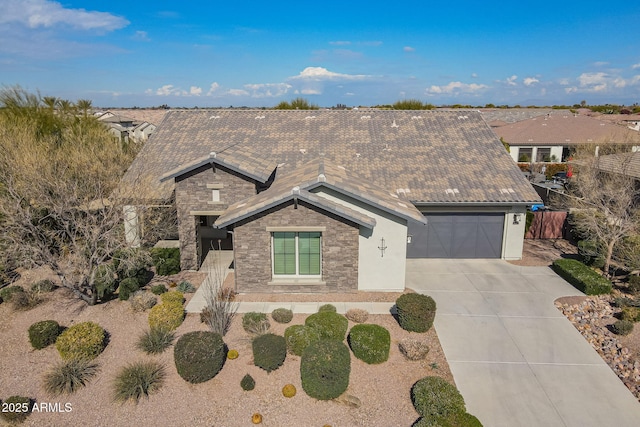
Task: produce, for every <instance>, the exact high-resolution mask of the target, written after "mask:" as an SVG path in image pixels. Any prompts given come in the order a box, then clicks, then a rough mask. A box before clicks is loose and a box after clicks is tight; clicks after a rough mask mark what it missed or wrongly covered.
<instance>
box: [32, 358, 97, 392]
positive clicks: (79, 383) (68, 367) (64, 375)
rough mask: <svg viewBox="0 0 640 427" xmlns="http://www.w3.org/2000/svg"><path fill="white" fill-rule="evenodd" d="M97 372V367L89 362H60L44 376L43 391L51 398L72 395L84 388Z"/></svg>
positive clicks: (75, 360) (73, 360)
mask: <svg viewBox="0 0 640 427" xmlns="http://www.w3.org/2000/svg"><path fill="white" fill-rule="evenodd" d="M98 370H99V369H98V365H97V364H95V363H93V362H91V361H89V360H82V359H80V360H78V359H70V360H65V361H62V362H60V363H58V364H57V365H55V366H53V368H51V370H50V371H49V372H47V373H46V374H45V376H44V389H45V391H46V392H47V393H48V394H50V395H52V396H58V395H61V394H71V393H74V392H75V391H77V390H78V389H80V388H82V387H84V386H85V385H86V384H87V383H88V382H89V380H90V379H91V378H93V377H94V376H95V375H96V374H97V373H98Z"/></svg>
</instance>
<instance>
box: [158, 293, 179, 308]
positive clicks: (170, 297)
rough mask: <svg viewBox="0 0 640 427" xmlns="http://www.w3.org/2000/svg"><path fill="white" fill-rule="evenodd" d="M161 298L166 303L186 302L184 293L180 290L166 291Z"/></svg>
mask: <svg viewBox="0 0 640 427" xmlns="http://www.w3.org/2000/svg"><path fill="white" fill-rule="evenodd" d="M160 300H161V301H162V302H163V303H165V304H171V303H178V304H180V305H182V303H184V294H183V293H182V292H180V291H172V292H165V293H163V294H161V295H160Z"/></svg>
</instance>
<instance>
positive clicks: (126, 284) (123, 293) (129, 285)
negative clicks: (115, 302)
mask: <svg viewBox="0 0 640 427" xmlns="http://www.w3.org/2000/svg"><path fill="white" fill-rule="evenodd" d="M138 289H140V284H139V283H138V281H137V280H136V279H134V278H133V277H129V278H127V279H124V280H122V281H121V282H120V286H119V288H118V299H119V300H121V301H127V300H128V299H129V297H130V296H131V295H133V294H134V293H135V292H136V291H137V290H138Z"/></svg>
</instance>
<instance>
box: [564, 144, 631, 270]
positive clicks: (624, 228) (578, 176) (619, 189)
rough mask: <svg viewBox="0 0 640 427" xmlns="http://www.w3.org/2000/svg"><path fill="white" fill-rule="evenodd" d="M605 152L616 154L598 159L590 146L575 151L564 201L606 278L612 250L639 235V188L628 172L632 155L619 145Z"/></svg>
mask: <svg viewBox="0 0 640 427" xmlns="http://www.w3.org/2000/svg"><path fill="white" fill-rule="evenodd" d="M608 151H609V152H615V151H617V152H615V154H609V155H604V156H602V155H598V152H597V150H595V147H594V146H582V147H579V148H577V150H576V153H575V156H574V161H573V167H574V174H573V177H572V180H571V183H570V186H569V196H570V197H568V198H567V199H566V200H567V204H568V207H569V208H570V209H571V212H572V215H571V218H572V220H571V222H572V225H573V226H574V228H575V229H576V231H577V232H578V234H579V235H580V236H581V238H583V239H585V240H589V241H591V242H592V243H593V244H594V247H595V248H596V251H597V252H598V254H599V255H600V256H602V258H603V259H604V266H603V271H604V273H605V275H607V276H609V267H610V265H611V261H612V259H613V256H614V254H615V253H616V250H618V249H622V246H623V243H624V242H625V239H628V238H629V237H630V236H636V235H638V233H639V232H640V215H639V213H638V207H639V202H640V189H639V186H638V182H637V178H635V177H633V176H632V174H630V170H629V165H630V163H631V161H632V159H633V157H634V156H636V154H635V153H630V152H625V149H624V147H620V146H619V147H618V149H617V150H615V149H614V148H613V147H611V146H610V147H609V149H608Z"/></svg>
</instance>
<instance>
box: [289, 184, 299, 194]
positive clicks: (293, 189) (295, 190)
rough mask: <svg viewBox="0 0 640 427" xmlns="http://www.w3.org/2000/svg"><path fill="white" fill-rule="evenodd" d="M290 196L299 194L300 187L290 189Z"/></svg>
mask: <svg viewBox="0 0 640 427" xmlns="http://www.w3.org/2000/svg"><path fill="white" fill-rule="evenodd" d="M291 194H300V187H298V186H297V185H296V186H295V187H293V188H292V189H291Z"/></svg>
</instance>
